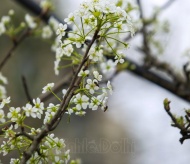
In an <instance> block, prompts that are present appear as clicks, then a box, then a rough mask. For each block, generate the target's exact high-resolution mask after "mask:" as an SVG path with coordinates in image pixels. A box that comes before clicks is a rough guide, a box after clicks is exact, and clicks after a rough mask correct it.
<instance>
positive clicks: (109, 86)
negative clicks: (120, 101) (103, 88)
mask: <svg viewBox="0 0 190 164" xmlns="http://www.w3.org/2000/svg"><path fill="white" fill-rule="evenodd" d="M107 87H108V89H109V91H110V94H111V95H112V93H113V89H112V86H111V83H110V81H108V83H107Z"/></svg>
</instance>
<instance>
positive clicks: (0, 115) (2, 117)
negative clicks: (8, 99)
mask: <svg viewBox="0 0 190 164" xmlns="http://www.w3.org/2000/svg"><path fill="white" fill-rule="evenodd" d="M0 122H2V123H4V122H5V113H4V111H3V110H2V109H0Z"/></svg>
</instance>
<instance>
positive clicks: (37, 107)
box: [33, 98, 44, 119]
mask: <svg viewBox="0 0 190 164" xmlns="http://www.w3.org/2000/svg"><path fill="white" fill-rule="evenodd" d="M33 103H34V107H33V108H34V109H33V110H34V111H35V110H37V111H36V116H37V117H38V118H39V119H41V115H42V114H43V110H44V103H43V102H41V100H40V99H39V98H37V99H36V100H35V99H33Z"/></svg>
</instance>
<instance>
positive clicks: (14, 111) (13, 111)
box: [7, 107, 21, 122]
mask: <svg viewBox="0 0 190 164" xmlns="http://www.w3.org/2000/svg"><path fill="white" fill-rule="evenodd" d="M9 111H10V112H9V113H7V117H8V118H10V119H11V121H13V122H16V121H17V120H18V119H19V117H20V116H21V114H20V111H21V109H20V107H17V108H14V107H11V108H10V109H9Z"/></svg>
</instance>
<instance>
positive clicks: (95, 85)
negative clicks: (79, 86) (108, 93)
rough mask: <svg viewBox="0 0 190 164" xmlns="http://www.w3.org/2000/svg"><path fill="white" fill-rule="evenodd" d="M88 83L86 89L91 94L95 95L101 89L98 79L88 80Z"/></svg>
mask: <svg viewBox="0 0 190 164" xmlns="http://www.w3.org/2000/svg"><path fill="white" fill-rule="evenodd" d="M86 82H87V84H86V86H85V88H86V89H88V90H89V92H90V93H91V94H94V90H98V89H99V86H98V81H97V80H96V79H94V80H91V79H87V81H86Z"/></svg>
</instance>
